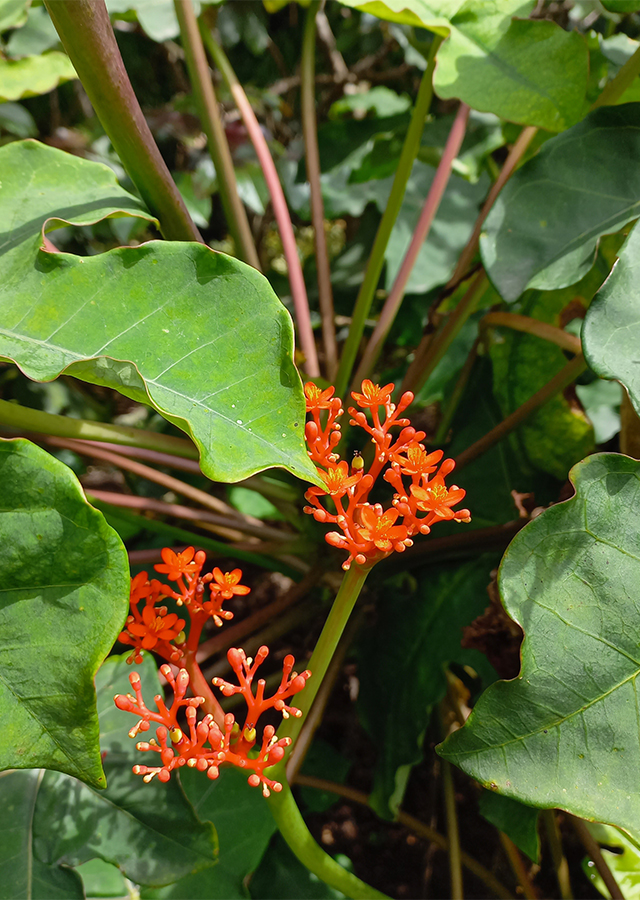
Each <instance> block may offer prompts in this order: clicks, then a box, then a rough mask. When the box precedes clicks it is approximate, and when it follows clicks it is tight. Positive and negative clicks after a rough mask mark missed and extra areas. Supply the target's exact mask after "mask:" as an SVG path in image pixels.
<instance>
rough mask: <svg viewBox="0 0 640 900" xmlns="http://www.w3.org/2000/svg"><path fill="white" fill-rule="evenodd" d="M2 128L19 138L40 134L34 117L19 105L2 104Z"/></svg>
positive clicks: (0, 106) (0, 119) (0, 121)
mask: <svg viewBox="0 0 640 900" xmlns="http://www.w3.org/2000/svg"><path fill="white" fill-rule="evenodd" d="M0 128H3V129H4V130H5V131H8V132H9V134H13V135H15V136H16V137H19V138H26V137H33V136H34V135H35V134H37V133H38V126H37V125H36V123H35V121H34V119H33V116H32V115H31V113H30V112H29V111H28V110H27V109H25V108H24V106H21V105H20V104H19V103H0Z"/></svg>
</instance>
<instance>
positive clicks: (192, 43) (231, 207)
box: [174, 0, 260, 271]
mask: <svg viewBox="0 0 640 900" xmlns="http://www.w3.org/2000/svg"><path fill="white" fill-rule="evenodd" d="M174 6H175V10H176V16H177V18H178V23H179V25H180V35H181V37H182V47H183V50H184V56H185V60H186V63H187V68H188V70H189V78H190V79H191V87H192V88H193V94H194V97H195V100H196V103H197V105H198V113H199V115H200V122H201V124H202V128H203V130H204V132H205V134H206V135H207V144H208V146H209V153H210V154H211V159H212V160H213V164H214V166H215V169H216V174H217V176H218V191H219V193H220V199H221V201H222V208H223V209H224V213H225V216H226V218H227V224H228V226H229V231H230V232H231V236H232V237H233V240H234V242H235V245H236V247H237V248H238V252H239V254H240V256H241V258H242V259H243V260H244V261H245V262H247V263H249V265H251V266H253V267H254V269H258V271H260V260H259V259H258V252H257V250H256V246H255V243H254V241H253V235H252V233H251V228H250V226H249V220H248V219H247V214H246V212H245V208H244V206H243V204H242V200H241V199H240V197H239V195H238V184H237V182H236V173H235V171H234V168H233V160H232V158H231V151H230V149H229V144H228V142H227V136H226V134H225V130H224V126H223V124H222V120H221V118H220V112H219V109H218V101H217V99H216V95H215V91H214V88H213V82H212V81H211V75H210V73H209V66H208V64H207V56H206V53H205V52H204V46H203V43H202V37H201V36H200V31H199V30H198V20H197V19H196V14H195V12H194V11H193V4H192V3H191V0H174Z"/></svg>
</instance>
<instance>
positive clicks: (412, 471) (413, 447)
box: [391, 443, 443, 475]
mask: <svg viewBox="0 0 640 900" xmlns="http://www.w3.org/2000/svg"><path fill="white" fill-rule="evenodd" d="M402 450H403V452H404V456H403V455H402V453H392V454H391V459H392V461H393V462H394V463H397V464H398V465H399V466H400V469H401V471H402V472H403V474H405V475H430V474H431V472H435V470H436V468H437V466H438V463H439V462H440V460H441V459H442V456H443V452H442V450H434V451H433V453H427V452H426V450H425V449H424V447H423V446H422V444H418V443H412V444H409V445H408V446H407V447H403V448H402Z"/></svg>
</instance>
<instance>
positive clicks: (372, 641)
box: [358, 556, 497, 818]
mask: <svg viewBox="0 0 640 900" xmlns="http://www.w3.org/2000/svg"><path fill="white" fill-rule="evenodd" d="M496 562H497V560H494V559H492V558H487V557H486V556H483V557H480V558H479V559H476V560H473V561H472V562H467V563H464V564H463V565H460V566H457V567H455V568H453V567H451V566H448V567H447V566H441V567H438V568H434V567H433V566H431V567H429V568H428V569H425V570H423V573H422V577H420V575H419V576H418V577H419V584H418V588H417V590H415V592H414V593H413V594H410V593H409V592H407V591H406V588H398V586H397V583H396V587H395V591H394V590H393V583H392V584H387V586H386V588H385V589H384V594H383V601H382V604H381V609H380V620H379V622H378V623H377V626H376V627H374V628H371V629H369V631H368V632H367V633H365V635H364V637H363V641H362V644H361V647H360V650H359V654H358V657H359V673H360V685H361V687H360V694H359V699H358V705H359V711H360V714H361V716H362V718H363V722H364V725H365V727H366V729H367V731H368V732H369V734H370V735H371V738H372V739H373V740H374V741H375V744H376V747H377V749H378V760H377V766H376V773H375V778H374V786H373V791H372V794H371V797H370V802H371V804H372V806H373V807H374V809H375V810H376V812H378V813H379V814H380V815H383V816H385V817H388V818H391V817H393V816H394V815H395V814H396V813H397V810H398V807H399V805H400V803H401V802H402V797H403V795H404V791H405V788H406V785H407V780H408V778H409V774H410V772H411V768H412V766H413V765H414V764H415V763H418V762H420V760H421V759H422V743H423V740H424V734H425V731H426V728H427V725H428V723H429V719H430V717H431V710H432V708H433V706H434V705H435V704H436V703H438V702H439V701H440V700H441V699H442V697H443V696H444V695H445V693H446V689H447V682H446V677H445V667H446V665H447V664H448V663H449V662H451V660H454V659H455V660H461V659H464V662H467V661H468V660H469V658H470V657H471V651H468V650H462V648H461V647H460V641H461V638H462V631H461V629H462V628H463V627H464V626H465V625H469V624H470V623H471V622H472V621H473V619H475V618H476V617H477V616H479V615H481V613H482V612H483V611H484V609H485V607H486V606H487V604H488V599H487V585H488V583H489V581H490V572H491V569H492V567H493V566H494V565H495V563H496ZM390 604H391V605H392V607H393V614H390V613H388V610H389V608H390ZM385 613H386V614H385Z"/></svg>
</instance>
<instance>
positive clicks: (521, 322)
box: [479, 310, 582, 354]
mask: <svg viewBox="0 0 640 900" xmlns="http://www.w3.org/2000/svg"><path fill="white" fill-rule="evenodd" d="M495 326H498V327H500V326H504V327H505V328H511V329H513V330H514V331H522V332H524V333H525V334H533V335H535V336H536V337H539V338H542V339H543V340H545V341H550V343H552V344H557V345H558V347H562V349H563V350H569V352H570V353H575V354H578V353H580V352H581V350H582V343H581V341H580V338H579V337H576V336H575V334H569V332H568V331H565V330H564V329H563V328H558V326H557V325H551V324H550V323H549V322H541V321H540V319H533V318H532V317H531V316H521V315H520V314H519V313H510V312H502V311H500V310H498V311H496V312H490V313H487V314H486V316H483V317H482V319H481V320H480V327H479V331H480V336H481V337H482V335H483V332H484V331H485V330H486V329H487V328H488V327H495Z"/></svg>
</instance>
